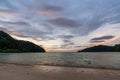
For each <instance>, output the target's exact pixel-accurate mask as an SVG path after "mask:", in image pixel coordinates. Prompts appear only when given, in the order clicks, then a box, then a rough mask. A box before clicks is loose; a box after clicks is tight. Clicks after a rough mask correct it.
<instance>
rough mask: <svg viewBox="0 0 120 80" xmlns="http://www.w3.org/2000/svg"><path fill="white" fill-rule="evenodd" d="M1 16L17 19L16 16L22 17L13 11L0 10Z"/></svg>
mask: <svg viewBox="0 0 120 80" xmlns="http://www.w3.org/2000/svg"><path fill="white" fill-rule="evenodd" d="M0 16H1V17H15V16H19V17H20V16H21V14H19V13H17V12H16V11H12V10H0Z"/></svg>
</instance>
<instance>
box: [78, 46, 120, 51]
mask: <svg viewBox="0 0 120 80" xmlns="http://www.w3.org/2000/svg"><path fill="white" fill-rule="evenodd" d="M78 52H120V44H117V45H115V46H105V45H99V46H94V47H90V48H86V49H84V50H81V51H78Z"/></svg>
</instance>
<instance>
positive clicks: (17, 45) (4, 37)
mask: <svg viewBox="0 0 120 80" xmlns="http://www.w3.org/2000/svg"><path fill="white" fill-rule="evenodd" d="M0 52H45V50H44V49H43V48H42V47H40V46H38V45H35V44H33V43H32V42H29V41H22V40H16V39H14V38H12V37H11V36H10V35H9V34H7V33H5V32H3V31H0Z"/></svg>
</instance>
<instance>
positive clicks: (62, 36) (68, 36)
mask: <svg viewBox="0 0 120 80" xmlns="http://www.w3.org/2000/svg"><path fill="white" fill-rule="evenodd" d="M58 38H61V39H71V38H74V36H73V35H59V36H58Z"/></svg>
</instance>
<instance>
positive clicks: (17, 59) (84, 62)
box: [0, 52, 120, 69]
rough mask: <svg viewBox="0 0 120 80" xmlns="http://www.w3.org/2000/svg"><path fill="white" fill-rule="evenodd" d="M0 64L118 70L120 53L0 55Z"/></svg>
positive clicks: (119, 67)
mask: <svg viewBox="0 0 120 80" xmlns="http://www.w3.org/2000/svg"><path fill="white" fill-rule="evenodd" d="M0 62H8V63H18V64H40V65H51V66H53V65H55V66H56V65H57V66H74V67H81V66H82V67H100V68H114V69H120V53H113V52H107V53H0Z"/></svg>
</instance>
